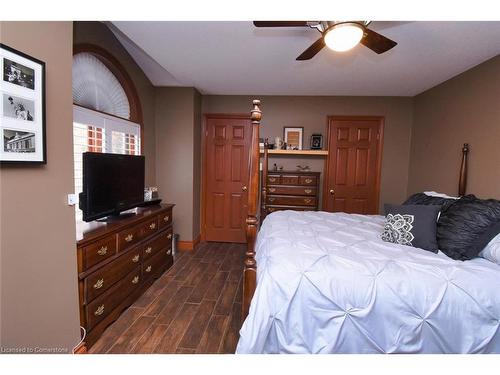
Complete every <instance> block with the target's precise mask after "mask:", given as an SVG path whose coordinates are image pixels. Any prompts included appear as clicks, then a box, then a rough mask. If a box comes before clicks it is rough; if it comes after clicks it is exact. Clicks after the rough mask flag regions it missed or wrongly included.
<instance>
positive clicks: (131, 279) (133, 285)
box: [85, 267, 141, 330]
mask: <svg viewBox="0 0 500 375" xmlns="http://www.w3.org/2000/svg"><path fill="white" fill-rule="evenodd" d="M140 284H141V268H140V267H136V268H135V269H134V270H133V271H132V272H130V273H129V274H127V275H126V276H125V278H123V279H122V281H121V282H119V283H118V284H116V285H115V286H114V287H113V288H111V289H110V290H108V291H107V292H106V293H104V294H103V295H102V296H100V297H99V298H96V299H95V300H94V301H92V302H91V303H89V304H88V305H87V306H86V308H85V310H86V318H87V329H88V330H90V329H91V328H92V327H94V326H95V325H96V324H97V323H99V322H100V321H101V320H103V319H104V318H105V317H106V316H107V315H108V314H109V313H110V312H112V311H113V309H114V308H115V307H116V306H118V305H119V304H120V303H121V302H122V301H123V300H124V299H125V298H126V297H127V296H128V295H129V294H130V293H132V292H133V291H134V290H135V289H137V288H138V287H139V285H140Z"/></svg>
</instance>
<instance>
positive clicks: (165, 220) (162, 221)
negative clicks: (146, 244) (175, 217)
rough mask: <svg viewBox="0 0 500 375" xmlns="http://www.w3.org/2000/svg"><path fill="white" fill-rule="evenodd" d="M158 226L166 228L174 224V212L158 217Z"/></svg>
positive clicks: (170, 211)
mask: <svg viewBox="0 0 500 375" xmlns="http://www.w3.org/2000/svg"><path fill="white" fill-rule="evenodd" d="M158 224H159V227H160V228H165V227H168V226H169V225H170V224H172V210H168V211H166V212H164V213H162V214H160V215H158Z"/></svg>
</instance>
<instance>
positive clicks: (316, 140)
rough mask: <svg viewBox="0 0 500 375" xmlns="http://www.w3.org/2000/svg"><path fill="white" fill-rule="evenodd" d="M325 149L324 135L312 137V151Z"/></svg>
mask: <svg viewBox="0 0 500 375" xmlns="http://www.w3.org/2000/svg"><path fill="white" fill-rule="evenodd" d="M322 148H323V135H321V134H313V135H311V150H321V149H322Z"/></svg>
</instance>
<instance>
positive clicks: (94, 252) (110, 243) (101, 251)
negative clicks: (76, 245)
mask: <svg viewBox="0 0 500 375" xmlns="http://www.w3.org/2000/svg"><path fill="white" fill-rule="evenodd" d="M115 253H116V236H114V235H113V236H109V237H106V238H104V239H103V240H100V241H98V242H94V243H93V244H92V245H88V246H85V247H84V248H83V258H84V262H83V264H84V268H83V270H82V271H85V270H88V269H89V268H91V267H92V266H95V265H96V264H97V263H99V262H101V261H103V260H104V259H107V258H109V257H110V256H112V255H114V254H115Z"/></svg>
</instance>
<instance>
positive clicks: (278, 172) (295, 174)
mask: <svg viewBox="0 0 500 375" xmlns="http://www.w3.org/2000/svg"><path fill="white" fill-rule="evenodd" d="M267 174H268V175H270V174H286V175H293V176H319V175H320V174H321V172H312V171H307V172H302V171H300V172H299V171H272V170H269V171H268V172H267Z"/></svg>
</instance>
